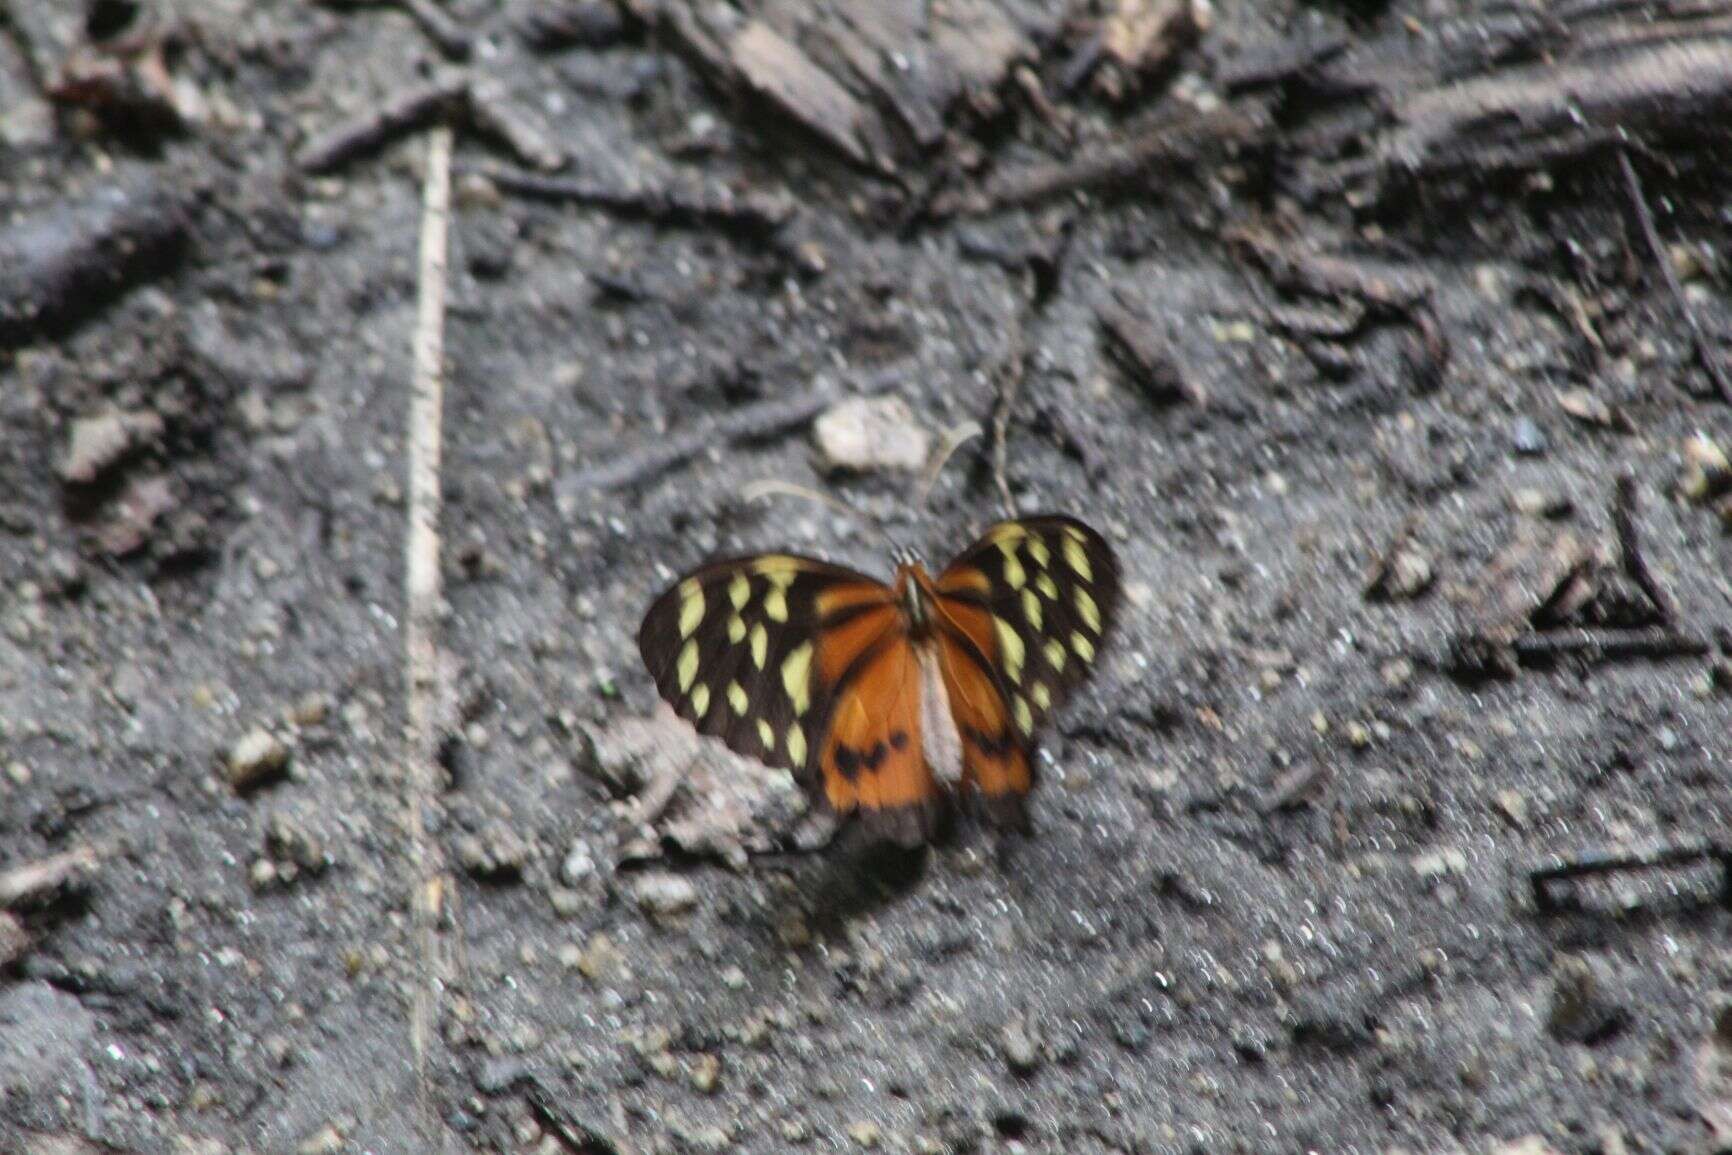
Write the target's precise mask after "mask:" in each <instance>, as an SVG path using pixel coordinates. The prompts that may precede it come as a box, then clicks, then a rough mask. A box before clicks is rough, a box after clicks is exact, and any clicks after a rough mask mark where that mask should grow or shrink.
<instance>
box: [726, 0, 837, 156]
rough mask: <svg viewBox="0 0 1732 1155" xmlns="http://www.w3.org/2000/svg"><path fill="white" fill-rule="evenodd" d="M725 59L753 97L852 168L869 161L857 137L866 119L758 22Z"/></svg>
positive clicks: (738, 35) (792, 46)
mask: <svg viewBox="0 0 1732 1155" xmlns="http://www.w3.org/2000/svg"><path fill="white" fill-rule="evenodd" d="M728 59H729V60H730V61H731V62H732V64H733V66H734V68H735V69H737V70H738V72H739V75H740V76H741V78H742V79H743V80H744V81H745V83H746V85H747V86H748V87H749V88H751V89H752V91H754V92H756V93H758V94H759V95H760V96H762V97H764V98H765V99H766V100H768V101H769V102H770V103H772V104H774V105H775V106H776V107H777V108H778V109H779V110H780V111H781V112H782V113H783V114H785V115H787V116H789V117H791V118H792V119H794V120H796V121H798V122H799V123H800V124H802V125H804V126H805V127H806V128H808V129H809V130H811V131H812V132H813V133H815V134H816V135H818V136H819V137H821V138H823V139H824V140H825V141H827V142H828V143H829V144H830V145H832V146H833V147H834V148H835V149H836V150H837V151H839V152H841V153H842V154H843V155H844V156H846V157H847V158H848V159H849V160H851V161H853V162H854V163H855V164H859V165H865V164H868V163H869V162H870V160H871V157H870V155H869V154H868V153H867V151H866V146H865V144H864V143H862V138H861V131H862V128H863V126H864V125H865V123H866V120H867V117H868V114H867V112H866V110H865V109H864V108H863V107H862V106H861V105H860V102H859V101H857V100H855V99H854V97H853V96H851V95H850V94H849V92H848V90H847V89H846V88H843V87H842V86H841V85H840V84H839V83H837V81H836V79H835V77H833V76H831V75H830V74H829V73H828V72H825V71H824V70H823V69H822V68H819V67H818V66H817V65H816V64H814V63H813V62H812V60H811V58H810V57H808V56H807V55H806V54H805V53H804V52H801V51H800V49H799V48H798V47H797V46H796V45H795V44H794V43H793V42H792V41H790V40H788V39H786V38H785V37H783V36H782V34H781V33H779V32H777V31H776V30H775V29H774V28H771V27H770V26H769V25H768V24H765V23H764V22H763V21H761V20H753V21H750V22H748V23H747V24H746V26H745V27H743V28H741V29H740V31H739V32H738V33H736V34H735V36H734V38H733V39H732V40H731V41H729V43H728Z"/></svg>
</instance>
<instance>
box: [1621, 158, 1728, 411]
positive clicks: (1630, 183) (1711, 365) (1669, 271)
mask: <svg viewBox="0 0 1732 1155" xmlns="http://www.w3.org/2000/svg"><path fill="white" fill-rule="evenodd" d="M1618 167H1619V168H1620V169H1622V170H1623V173H1624V187H1625V188H1626V189H1627V190H1628V191H1629V194H1630V207H1631V208H1632V209H1634V210H1635V213H1636V222H1637V223H1638V224H1639V225H1640V226H1641V229H1642V236H1643V238H1644V239H1646V241H1647V242H1648V252H1649V253H1650V254H1651V255H1652V256H1653V258H1654V266H1655V267H1656V268H1658V269H1659V270H1660V277H1661V279H1662V280H1663V281H1665V283H1666V292H1667V293H1669V294H1670V295H1671V297H1672V304H1673V305H1675V306H1676V307H1677V309H1678V311H1679V312H1680V313H1682V314H1683V315H1684V323H1685V324H1687V325H1688V326H1689V327H1690V342H1691V344H1692V346H1693V347H1694V348H1695V350H1696V359H1697V360H1698V361H1700V362H1701V363H1702V368H1703V369H1705V370H1707V372H1708V377H1709V379H1711V380H1712V381H1713V382H1714V388H1716V389H1718V390H1719V391H1720V396H1721V398H1722V399H1724V400H1725V401H1726V402H1727V403H1728V404H1732V378H1729V377H1728V375H1727V372H1726V367H1725V366H1724V365H1722V364H1721V363H1720V358H1719V355H1718V354H1717V353H1716V352H1715V350H1714V348H1713V346H1711V345H1710V344H1709V343H1708V335H1707V333H1705V332H1703V330H1702V322H1701V320H1700V319H1698V318H1697V316H1696V310H1694V309H1692V308H1691V307H1690V299H1689V298H1688V297H1686V296H1685V295H1684V286H1683V285H1680V284H1679V283H1678V273H1677V271H1676V270H1675V269H1673V268H1672V259H1671V257H1670V256H1669V255H1667V253H1666V246H1665V245H1664V244H1663V243H1661V241H1660V230H1659V228H1658V227H1657V226H1656V225H1655V224H1654V214H1653V212H1652V211H1651V210H1650V209H1649V208H1648V198H1647V197H1646V196H1644V195H1643V193H1642V178H1641V177H1639V176H1638V175H1636V166H1635V164H1634V163H1633V162H1632V161H1631V160H1630V153H1629V150H1628V149H1622V148H1620V149H1619V150H1618Z"/></svg>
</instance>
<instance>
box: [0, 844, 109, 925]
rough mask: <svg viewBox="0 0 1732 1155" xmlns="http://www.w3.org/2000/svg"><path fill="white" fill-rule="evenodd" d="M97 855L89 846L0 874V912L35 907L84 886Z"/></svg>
mask: <svg viewBox="0 0 1732 1155" xmlns="http://www.w3.org/2000/svg"><path fill="white" fill-rule="evenodd" d="M96 868H97V855H96V851H95V849H94V848H92V847H89V846H82V847H79V848H78V849H77V850H69V851H67V852H65V853H64V854H56V855H54V856H52V857H50V858H43V859H38V860H37V861H35V862H27V863H25V864H23V865H22V866H14V867H11V868H9V869H7V870H3V871H0V910H10V909H17V908H19V907H24V906H38V905H41V904H43V903H46V902H52V901H53V900H54V899H56V898H59V897H61V896H62V895H65V894H67V893H69V892H72V891H74V890H78V889H81V888H83V887H84V886H86V885H88V884H89V882H90V880H91V878H92V877H93V876H94V875H95V873H96Z"/></svg>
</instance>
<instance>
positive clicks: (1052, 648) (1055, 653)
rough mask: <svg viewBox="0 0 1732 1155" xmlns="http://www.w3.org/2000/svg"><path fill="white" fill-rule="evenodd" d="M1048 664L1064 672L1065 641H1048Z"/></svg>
mask: <svg viewBox="0 0 1732 1155" xmlns="http://www.w3.org/2000/svg"><path fill="white" fill-rule="evenodd" d="M1046 664H1047V665H1049V666H1051V667H1052V668H1053V669H1055V670H1057V671H1059V672H1060V673H1063V672H1064V643H1063V642H1048V643H1047V644H1046Z"/></svg>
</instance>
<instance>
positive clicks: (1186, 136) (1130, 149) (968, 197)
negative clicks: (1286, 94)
mask: <svg viewBox="0 0 1732 1155" xmlns="http://www.w3.org/2000/svg"><path fill="white" fill-rule="evenodd" d="M1268 124H1269V116H1268V111H1267V109H1266V108H1264V106H1262V105H1261V104H1257V103H1254V102H1251V103H1246V102H1242V103H1241V104H1240V105H1235V106H1232V107H1228V108H1222V109H1220V110H1219V111H1216V112H1209V113H1202V114H1185V115H1182V116H1178V117H1172V118H1169V119H1166V120H1163V121H1161V122H1159V123H1157V124H1153V125H1150V126H1149V127H1148V128H1147V129H1146V130H1145V131H1144V132H1143V133H1142V134H1141V135H1140V136H1138V137H1137V139H1135V140H1133V141H1131V142H1130V143H1129V144H1123V145H1113V146H1109V147H1105V148H1100V149H1096V150H1094V151H1091V152H1086V153H1084V154H1083V155H1082V156H1079V157H1077V158H1075V159H1074V160H1069V161H1064V162H1062V163H1059V164H1043V165H1035V166H1033V167H1031V168H1024V169H1018V170H1013V171H1010V172H1005V173H1000V174H999V175H997V176H995V177H994V178H993V179H991V180H990V181H988V182H987V185H986V187H985V188H983V189H979V190H973V191H969V190H951V191H948V192H945V193H943V194H941V195H939V196H937V197H935V198H933V201H932V206H931V209H930V210H929V211H930V214H931V215H932V216H933V217H937V218H944V217H948V216H956V215H963V216H972V215H980V214H984V213H993V212H999V211H1001V210H1003V209H1008V208H1018V207H1021V206H1024V205H1031V204H1038V203H1039V202H1041V201H1044V200H1048V199H1050V198H1052V197H1056V196H1064V195H1067V194H1070V193H1077V192H1087V191H1091V190H1095V189H1101V188H1106V187H1109V186H1112V185H1121V184H1127V183H1129V182H1132V181H1134V180H1136V179H1137V178H1139V177H1141V176H1143V175H1145V174H1146V173H1148V172H1149V171H1150V170H1152V169H1156V168H1162V167H1170V166H1176V165H1181V164H1186V163H1188V162H1191V161H1194V160H1195V159H1196V156H1197V154H1198V153H1199V152H1201V151H1202V150H1203V149H1205V148H1211V147H1212V148H1222V147H1229V146H1231V145H1234V144H1239V143H1244V142H1247V141H1250V140H1254V139H1255V138H1256V137H1257V136H1258V135H1259V134H1260V133H1262V132H1263V131H1264V130H1265V129H1266V128H1267V127H1268Z"/></svg>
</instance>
